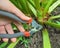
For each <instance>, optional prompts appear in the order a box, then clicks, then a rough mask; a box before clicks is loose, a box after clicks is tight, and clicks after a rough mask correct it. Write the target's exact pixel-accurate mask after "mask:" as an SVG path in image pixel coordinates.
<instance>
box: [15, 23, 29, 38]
mask: <svg viewBox="0 0 60 48" xmlns="http://www.w3.org/2000/svg"><path fill="white" fill-rule="evenodd" d="M14 24H15V25H16V26H17V28H18V29H19V30H20V31H21V32H24V36H26V37H29V36H30V33H29V32H28V31H25V29H24V28H23V26H22V25H21V24H19V23H17V22H14Z"/></svg>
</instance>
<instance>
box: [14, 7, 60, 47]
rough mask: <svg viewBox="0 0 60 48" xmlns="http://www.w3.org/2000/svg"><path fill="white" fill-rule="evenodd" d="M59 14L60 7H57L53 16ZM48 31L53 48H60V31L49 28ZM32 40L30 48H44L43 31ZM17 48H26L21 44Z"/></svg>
mask: <svg viewBox="0 0 60 48" xmlns="http://www.w3.org/2000/svg"><path fill="white" fill-rule="evenodd" d="M58 14H60V7H57V8H56V9H55V10H54V11H53V12H52V15H58ZM59 21H60V19H59ZM47 29H48V31H49V37H50V41H51V46H52V48H60V30H59V29H55V28H52V27H49V26H48V27H47ZM30 40H31V42H30V43H29V45H28V48H43V44H42V43H43V41H42V32H41V31H39V32H37V33H35V34H34V35H33V37H32V38H31V39H30ZM15 48H25V46H24V45H23V44H22V45H21V44H20V42H19V43H18V44H17V45H16V47H15Z"/></svg>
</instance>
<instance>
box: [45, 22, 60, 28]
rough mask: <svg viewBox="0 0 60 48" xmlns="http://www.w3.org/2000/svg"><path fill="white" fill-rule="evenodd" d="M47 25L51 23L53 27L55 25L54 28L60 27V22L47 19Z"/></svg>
mask: <svg viewBox="0 0 60 48" xmlns="http://www.w3.org/2000/svg"><path fill="white" fill-rule="evenodd" d="M45 24H46V25H49V26H51V27H54V28H60V24H57V23H54V22H51V21H47V22H45Z"/></svg>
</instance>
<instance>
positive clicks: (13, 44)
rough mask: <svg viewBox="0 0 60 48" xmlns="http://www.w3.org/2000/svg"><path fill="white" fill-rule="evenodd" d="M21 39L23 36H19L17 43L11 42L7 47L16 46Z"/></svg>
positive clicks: (12, 47)
mask: <svg viewBox="0 0 60 48" xmlns="http://www.w3.org/2000/svg"><path fill="white" fill-rule="evenodd" d="M20 40H21V37H19V38H18V39H17V41H16V42H15V43H11V44H10V45H9V46H8V47H7V48H14V47H15V46H16V44H17V43H18V42H19V41H20Z"/></svg>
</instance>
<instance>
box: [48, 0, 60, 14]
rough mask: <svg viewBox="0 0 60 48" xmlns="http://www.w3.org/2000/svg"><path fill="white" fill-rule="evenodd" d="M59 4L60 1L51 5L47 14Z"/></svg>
mask: <svg viewBox="0 0 60 48" xmlns="http://www.w3.org/2000/svg"><path fill="white" fill-rule="evenodd" d="M59 4H60V0H57V1H56V2H55V3H54V4H52V5H51V6H50V7H49V10H48V13H51V12H52V11H53V10H54V9H55V8H56V7H57V6H58V5H59Z"/></svg>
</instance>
